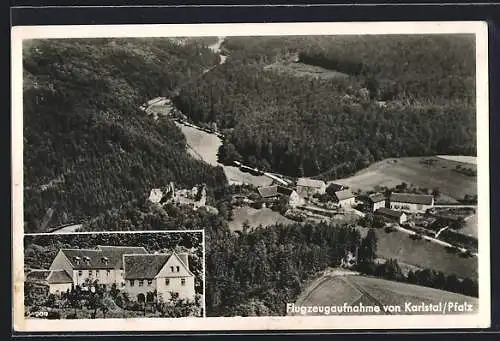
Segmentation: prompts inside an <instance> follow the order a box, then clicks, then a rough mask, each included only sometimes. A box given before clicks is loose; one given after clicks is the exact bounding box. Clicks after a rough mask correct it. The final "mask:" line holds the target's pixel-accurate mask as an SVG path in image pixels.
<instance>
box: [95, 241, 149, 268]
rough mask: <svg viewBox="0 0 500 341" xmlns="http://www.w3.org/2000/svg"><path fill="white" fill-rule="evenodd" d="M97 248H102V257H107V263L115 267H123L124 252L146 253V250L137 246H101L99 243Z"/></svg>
mask: <svg viewBox="0 0 500 341" xmlns="http://www.w3.org/2000/svg"><path fill="white" fill-rule="evenodd" d="M98 248H99V249H100V250H102V254H103V256H104V257H108V263H109V265H110V266H113V267H114V268H115V269H123V255H124V254H147V253H148V251H147V250H146V249H145V248H143V247H142V246H141V247H137V246H109V245H106V246H103V245H99V246H98Z"/></svg>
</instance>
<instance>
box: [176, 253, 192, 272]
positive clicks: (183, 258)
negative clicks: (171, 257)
mask: <svg viewBox="0 0 500 341" xmlns="http://www.w3.org/2000/svg"><path fill="white" fill-rule="evenodd" d="M177 255H178V256H179V258H180V259H181V261H182V262H183V263H184V264H185V265H186V267H187V268H188V269H189V255H188V254H187V253H185V252H183V253H178V254H177Z"/></svg>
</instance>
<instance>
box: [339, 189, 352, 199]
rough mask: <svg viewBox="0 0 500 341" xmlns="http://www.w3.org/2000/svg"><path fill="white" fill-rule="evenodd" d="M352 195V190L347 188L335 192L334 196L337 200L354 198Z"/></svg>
mask: <svg viewBox="0 0 500 341" xmlns="http://www.w3.org/2000/svg"><path fill="white" fill-rule="evenodd" d="M354 196H355V195H354V194H352V192H351V191H350V190H348V189H345V190H343V191H338V192H335V197H336V198H337V200H338V201H341V200H347V199H351V198H354Z"/></svg>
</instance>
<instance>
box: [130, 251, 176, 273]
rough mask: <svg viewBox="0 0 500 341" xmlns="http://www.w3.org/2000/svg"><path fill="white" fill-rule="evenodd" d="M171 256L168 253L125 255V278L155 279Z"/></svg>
mask: <svg viewBox="0 0 500 341" xmlns="http://www.w3.org/2000/svg"><path fill="white" fill-rule="evenodd" d="M169 258H170V255H167V254H156V255H123V272H124V276H123V277H124V278H125V279H153V278H155V276H156V275H157V274H158V272H160V270H161V269H162V268H163V266H164V265H165V263H166V262H167V261H168V259H169Z"/></svg>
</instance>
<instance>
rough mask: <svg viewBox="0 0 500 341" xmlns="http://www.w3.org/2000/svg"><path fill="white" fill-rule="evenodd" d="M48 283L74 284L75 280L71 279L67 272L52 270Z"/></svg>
mask: <svg viewBox="0 0 500 341" xmlns="http://www.w3.org/2000/svg"><path fill="white" fill-rule="evenodd" d="M47 282H48V283H49V284H62V283H73V279H71V277H70V276H69V275H68V273H67V272H66V271H65V270H52V272H51V273H50V275H49V276H48V277H47Z"/></svg>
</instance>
